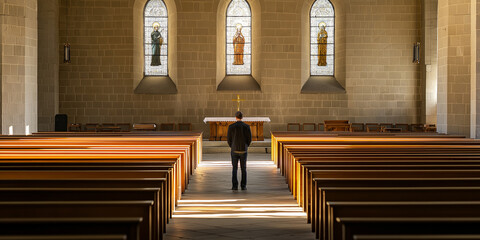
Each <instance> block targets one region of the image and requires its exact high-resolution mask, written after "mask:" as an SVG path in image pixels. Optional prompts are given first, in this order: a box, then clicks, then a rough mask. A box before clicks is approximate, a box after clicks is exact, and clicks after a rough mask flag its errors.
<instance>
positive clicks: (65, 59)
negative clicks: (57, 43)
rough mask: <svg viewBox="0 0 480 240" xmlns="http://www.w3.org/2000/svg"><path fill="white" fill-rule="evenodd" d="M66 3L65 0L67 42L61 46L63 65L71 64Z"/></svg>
mask: <svg viewBox="0 0 480 240" xmlns="http://www.w3.org/2000/svg"><path fill="white" fill-rule="evenodd" d="M68 2H69V0H66V14H65V26H66V28H65V29H66V35H67V41H66V42H65V44H64V45H63V63H71V61H70V43H68Z"/></svg>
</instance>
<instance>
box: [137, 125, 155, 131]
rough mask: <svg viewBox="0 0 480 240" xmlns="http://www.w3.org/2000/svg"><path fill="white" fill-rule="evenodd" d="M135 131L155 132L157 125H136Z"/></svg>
mask: <svg viewBox="0 0 480 240" xmlns="http://www.w3.org/2000/svg"><path fill="white" fill-rule="evenodd" d="M133 130H135V131H155V130H157V124H155V123H134V124H133Z"/></svg>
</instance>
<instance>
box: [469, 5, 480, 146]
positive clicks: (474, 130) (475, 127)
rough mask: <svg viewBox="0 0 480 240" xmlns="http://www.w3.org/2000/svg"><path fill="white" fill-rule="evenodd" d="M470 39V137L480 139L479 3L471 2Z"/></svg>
mask: <svg viewBox="0 0 480 240" xmlns="http://www.w3.org/2000/svg"><path fill="white" fill-rule="evenodd" d="M471 9H472V10H471V19H472V26H471V31H472V37H471V44H472V47H471V52H472V58H471V64H472V76H471V81H472V87H471V104H472V105H471V111H472V117H471V128H470V132H471V137H472V138H480V115H479V114H480V2H478V0H472V3H471Z"/></svg>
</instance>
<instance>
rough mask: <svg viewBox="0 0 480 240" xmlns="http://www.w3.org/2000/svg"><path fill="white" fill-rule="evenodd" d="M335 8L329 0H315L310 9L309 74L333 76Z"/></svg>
mask: <svg viewBox="0 0 480 240" xmlns="http://www.w3.org/2000/svg"><path fill="white" fill-rule="evenodd" d="M334 70H335V10H334V8H333V5H332V3H331V2H330V1H329V0H316V1H315V2H314V3H313V5H312V9H311V10H310V75H311V76H333V75H334V72H335V71H334Z"/></svg>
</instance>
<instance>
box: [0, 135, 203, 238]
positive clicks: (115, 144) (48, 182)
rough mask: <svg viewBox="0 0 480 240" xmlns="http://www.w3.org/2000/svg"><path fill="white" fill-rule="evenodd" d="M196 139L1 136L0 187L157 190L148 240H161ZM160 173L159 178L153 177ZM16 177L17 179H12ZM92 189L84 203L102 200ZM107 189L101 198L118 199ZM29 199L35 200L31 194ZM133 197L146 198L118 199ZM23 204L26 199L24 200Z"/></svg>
mask: <svg viewBox="0 0 480 240" xmlns="http://www.w3.org/2000/svg"><path fill="white" fill-rule="evenodd" d="M201 136H202V134H201V133H198V132H197V133H195V132H183V133H180V134H177V133H176V132H169V133H166V134H157V133H144V132H136V133H117V132H115V133H113V132H109V133H62V134H57V133H45V134H36V135H35V136H28V137H22V136H1V137H0V175H1V177H0V186H2V187H3V188H8V189H12V188H29V187H30V188H43V189H45V188H73V189H75V190H71V191H75V192H82V191H81V190H80V189H84V188H92V189H101V188H104V189H117V188H118V189H123V188H133V189H141V188H160V189H161V191H159V192H158V193H157V195H160V196H159V197H158V199H153V202H154V205H153V207H152V208H153V209H155V212H154V213H152V215H153V216H154V215H156V216H158V218H155V217H154V218H153V219H151V220H150V221H149V222H150V223H153V225H152V229H153V230H152V234H153V235H152V237H153V238H155V239H160V238H161V237H162V232H163V231H164V230H165V224H166V222H167V221H168V219H169V218H170V217H171V214H172V213H173V210H174V207H175V205H176V203H177V201H178V200H179V199H180V196H181V193H182V192H184V191H185V189H186V188H187V184H188V180H189V175H190V174H192V173H193V169H194V168H195V167H196V166H197V164H198V163H199V162H200V161H201V145H202V143H201V141H202V139H201ZM162 171H163V172H164V173H163V174H164V175H158V174H159V172H162ZM15 174H19V175H17V177H15V176H14V175H15ZM42 174H43V175H42ZM27 175H28V177H27ZM77 190H78V191H77ZM92 191H93V192H92V193H90V192H88V193H87V192H85V191H83V192H82V193H83V194H85V195H84V196H83V197H84V200H89V201H92V200H101V199H103V198H102V197H101V196H102V194H106V193H100V191H95V190H92ZM111 191H114V192H115V194H114V195H112V196H111V197H110V198H105V199H113V200H119V201H120V200H122V196H121V195H122V194H121V193H120V192H119V191H118V190H111ZM139 191H140V190H139ZM37 193H38V191H37ZM95 193H96V194H98V195H95ZM22 194H26V195H28V193H22ZM64 194H65V193H64V192H62V191H57V192H55V194H52V196H57V198H53V199H52V200H59V199H62V197H65V196H64ZM90 194H92V195H90ZM117 194H118V195H117ZM124 194H125V193H124ZM16 196H17V197H20V195H16ZM31 197H32V198H31V200H33V201H35V195H34V194H32V195H31ZM77 197H78V196H77ZM135 197H138V199H145V196H143V195H142V194H141V193H140V192H137V194H135V196H131V197H126V198H125V199H123V200H129V199H131V198H133V199H136V198H135ZM39 198H41V197H39ZM117 198H118V199H117ZM0 199H1V197H0ZM46 199H48V198H46ZM65 199H66V200H75V199H76V198H75V197H72V198H68V197H65ZM79 199H82V198H79ZM18 200H21V199H18ZM25 200H30V199H28V197H26V198H25ZM40 200H41V199H40ZM147 200H148V199H147ZM0 201H1V200H0ZM142 239H144V238H142Z"/></svg>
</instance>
